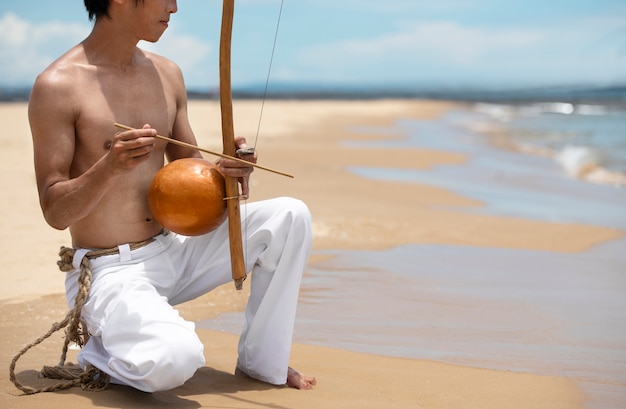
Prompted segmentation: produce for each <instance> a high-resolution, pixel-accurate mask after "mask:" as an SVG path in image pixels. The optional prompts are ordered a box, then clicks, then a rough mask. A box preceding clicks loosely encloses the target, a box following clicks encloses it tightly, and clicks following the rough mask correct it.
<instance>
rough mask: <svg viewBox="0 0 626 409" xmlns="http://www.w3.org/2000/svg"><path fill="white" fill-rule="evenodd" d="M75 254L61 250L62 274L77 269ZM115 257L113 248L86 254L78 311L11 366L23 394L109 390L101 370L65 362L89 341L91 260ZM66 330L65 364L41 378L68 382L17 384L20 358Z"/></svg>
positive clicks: (46, 368)
mask: <svg viewBox="0 0 626 409" xmlns="http://www.w3.org/2000/svg"><path fill="white" fill-rule="evenodd" d="M154 241H155V239H154V238H150V239H147V240H144V241H140V242H137V243H130V244H129V247H130V250H131V251H132V250H137V249H139V248H141V247H144V246H147V245H148V244H150V243H152V242H154ZM75 254H76V249H74V248H69V247H61V250H60V251H59V257H60V258H61V259H60V260H59V261H57V265H58V266H59V269H60V270H61V271H64V272H68V271H71V270H72V269H73V268H74V266H73V261H74V255H75ZM115 254H119V248H118V247H113V248H110V249H99V250H92V251H88V252H87V253H85V255H84V257H83V258H82V259H81V260H80V274H79V276H78V294H76V299H75V302H74V308H73V309H71V310H70V311H69V312H68V313H67V315H66V316H65V318H64V319H63V320H62V321H60V322H57V323H54V324H52V328H50V330H49V331H48V332H46V333H45V334H44V335H42V336H41V337H39V338H37V339H36V340H35V341H33V342H31V343H30V344H28V345H26V346H25V347H23V348H22V349H21V350H20V351H19V352H18V353H17V354H16V355H15V356H14V357H13V360H12V361H11V364H10V366H9V379H10V380H11V382H13V384H14V385H15V386H16V387H17V388H18V389H19V390H21V391H22V392H24V393H26V394H27V395H32V394H35V393H40V392H54V391H59V390H64V389H69V388H72V387H74V386H79V385H80V387H81V388H82V389H83V390H87V391H101V390H104V389H106V388H107V387H108V386H109V383H110V379H111V378H110V376H109V375H108V374H106V373H105V372H103V371H101V370H100V369H98V368H96V367H94V366H91V365H89V366H87V367H86V368H85V369H84V370H83V369H81V368H80V367H78V366H75V365H71V366H70V365H65V360H66V358H67V351H68V347H69V344H70V343H71V342H75V343H76V344H77V345H78V346H79V347H81V348H82V347H83V346H84V345H85V343H86V342H87V340H88V339H89V334H88V333H87V329H86V327H85V325H84V324H81V318H80V317H81V311H82V309H83V306H84V305H85V302H87V298H88V297H89V292H90V291H91V280H92V275H93V273H92V271H91V263H90V260H92V259H95V258H98V257H103V256H111V255H115ZM65 327H67V329H66V330H65V340H64V342H63V349H62V352H61V360H60V362H59V364H58V365H56V366H44V367H43V369H42V370H41V371H40V372H39V376H40V377H42V378H51V379H63V380H65V382H60V383H57V384H54V385H50V386H46V387H43V388H32V387H30V386H27V385H24V384H22V383H21V382H19V381H18V380H17V377H16V376H15V366H16V365H17V361H18V359H20V357H21V356H22V355H24V354H25V353H26V352H27V351H28V350H29V349H31V348H33V347H34V346H36V345H39V344H40V343H42V342H43V341H44V340H45V339H47V338H49V337H50V336H51V335H52V334H54V333H55V332H57V331H59V330H61V329H63V328H65Z"/></svg>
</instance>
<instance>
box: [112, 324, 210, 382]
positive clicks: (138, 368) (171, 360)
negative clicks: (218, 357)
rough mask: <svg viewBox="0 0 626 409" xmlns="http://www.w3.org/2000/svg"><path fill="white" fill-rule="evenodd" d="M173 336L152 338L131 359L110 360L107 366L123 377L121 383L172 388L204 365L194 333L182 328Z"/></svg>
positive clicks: (200, 343)
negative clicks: (182, 332)
mask: <svg viewBox="0 0 626 409" xmlns="http://www.w3.org/2000/svg"><path fill="white" fill-rule="evenodd" d="M176 335H177V336H172V335H171V334H169V335H167V336H164V337H163V338H161V339H158V338H156V339H153V340H151V341H149V342H148V343H145V344H144V345H143V347H142V348H141V351H137V353H136V356H135V357H134V359H132V360H129V361H126V360H112V362H110V363H109V365H110V366H111V367H112V369H114V371H115V372H117V373H119V374H120V375H121V376H122V378H125V379H123V382H124V383H128V384H129V385H130V386H133V387H134V388H136V389H139V390H142V391H144V392H157V391H164V390H169V389H173V388H176V387H178V386H180V385H182V384H183V383H185V382H186V381H187V380H188V379H189V378H191V377H192V376H193V374H194V373H195V372H196V371H197V370H198V368H200V367H202V366H203V365H204V354H203V353H204V346H203V345H202V342H201V341H200V339H199V338H198V337H197V335H196V334H195V333H187V332H186V331H185V333H184V334H176ZM149 344H152V345H149ZM116 367H117V368H116Z"/></svg>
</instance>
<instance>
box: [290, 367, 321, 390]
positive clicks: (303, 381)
mask: <svg viewBox="0 0 626 409" xmlns="http://www.w3.org/2000/svg"><path fill="white" fill-rule="evenodd" d="M316 383H317V380H316V379H315V377H314V376H306V375H304V374H301V373H300V372H298V371H296V370H295V369H293V368H289V369H288V370H287V386H289V387H291V388H296V389H303V390H310V389H313V386H315V384H316Z"/></svg>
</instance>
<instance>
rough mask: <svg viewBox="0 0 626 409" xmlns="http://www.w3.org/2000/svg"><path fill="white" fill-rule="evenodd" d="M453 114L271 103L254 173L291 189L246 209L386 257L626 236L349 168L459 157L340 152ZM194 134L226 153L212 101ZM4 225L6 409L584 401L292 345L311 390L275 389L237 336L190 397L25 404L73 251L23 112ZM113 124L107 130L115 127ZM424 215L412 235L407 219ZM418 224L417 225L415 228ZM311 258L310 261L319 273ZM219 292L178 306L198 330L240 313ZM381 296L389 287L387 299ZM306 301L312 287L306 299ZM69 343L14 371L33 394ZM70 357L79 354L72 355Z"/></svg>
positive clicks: (332, 244)
mask: <svg viewBox="0 0 626 409" xmlns="http://www.w3.org/2000/svg"><path fill="white" fill-rule="evenodd" d="M450 107H451V105H450V104H448V103H444V102H429V101H400V100H389V101H367V102H359V101H351V102H342V101H309V102H305V101H270V102H266V105H265V108H264V114H263V119H262V122H261V131H260V134H259V141H258V148H259V152H260V158H261V159H260V163H262V164H264V165H266V166H269V167H272V168H276V169H280V170H282V171H285V172H288V173H291V174H294V175H295V176H296V178H295V179H288V178H284V177H282V176H277V175H275V174H271V173H267V172H263V171H256V172H255V174H254V178H253V183H252V197H251V200H260V199H264V198H269V197H275V196H282V195H288V196H294V197H298V198H301V199H303V200H304V201H305V202H307V203H308V205H309V206H310V208H311V211H312V213H313V217H314V229H315V230H314V231H315V240H314V248H315V249H317V250H321V249H365V250H367V249H382V248H387V247H392V246H396V245H400V244H406V243H441V244H464V245H476V246H485V247H507V248H526V249H539V250H548V251H556V252H566V253H567V252H578V251H583V250H585V249H587V248H589V247H590V246H593V245H594V244H597V243H601V242H603V241H606V240H610V239H614V238H616V237H619V236H620V235H621V234H622V233H621V232H619V231H617V230H612V229H608V228H603V227H594V226H588V225H576V224H559V223H548V222H539V221H531V220H524V219H514V218H507V217H500V216H488V215H475V214H469V213H462V212H460V211H453V210H441V207H438V208H435V206H437V205H445V206H446V209H450V208H454V207H458V208H459V209H461V208H463V207H468V206H471V207H476V206H481V205H482V204H481V203H478V202H476V201H474V200H471V199H468V198H465V197H462V196H459V195H457V194H455V193H453V192H450V191H447V190H445V189H439V188H435V187H428V186H421V185H407V184H400V183H389V182H378V181H371V180H364V179H362V178H360V177H357V176H354V175H352V174H350V173H348V172H346V171H345V167H346V166H350V165H367V166H380V167H406V168H419V169H428V168H430V167H432V166H434V165H437V164H444V163H462V162H463V161H465V160H466V158H465V157H464V156H463V155H459V154H456V153H449V152H438V151H432V150H421V149H414V150H408V151H407V150H393V149H376V150H372V149H365V148H355V147H353V146H352V147H350V146H347V145H346V144H345V143H344V142H345V141H349V140H358V139H373V138H397V137H400V136H399V135H373V134H359V133H356V132H354V131H351V130H350V128H349V126H350V125H381V124H387V123H390V122H391V121H393V120H394V119H395V118H399V117H413V118H436V117H437V116H438V115H440V114H441V113H443V112H445V111H446V110H447V109H449V108H450ZM259 112H260V102H258V101H239V102H236V103H235V123H236V124H237V127H236V132H237V133H238V134H241V135H246V136H247V137H248V138H249V139H254V135H255V134H256V129H257V125H258V117H259ZM189 113H190V118H191V122H192V125H193V126H194V128H195V130H196V134H197V137H198V142H199V145H200V146H203V147H206V148H209V149H215V148H217V149H219V141H220V137H219V108H218V104H217V103H216V102H212V101H192V102H191V103H190V107H189ZM0 121H1V122H0V123H2V124H3V125H4V126H3V132H2V134H1V135H0V180H1V186H2V197H3V200H2V201H1V202H0V206H1V208H0V209H1V210H2V212H3V213H2V214H4V217H3V218H2V219H0V220H1V221H0V226H1V227H2V231H3V232H4V235H3V237H4V238H3V243H2V246H1V247H0V259H1V261H2V266H3V269H2V276H1V285H0V309H1V315H0V317H1V318H0V319H1V320H2V327H3V331H2V334H1V335H0V346H1V350H0V356H1V359H0V362H2V364H3V365H4V367H5V368H7V369H6V370H5V371H3V372H2V374H1V375H0V407H2V408H33V407H47V408H57V407H58V408H65V407H73V408H81V407H114V408H115V407H120V408H121V407H123V408H143V407H171V408H199V407H210V408H270V407H271V408H348V409H350V408H416V407H420V408H427V409H429V408H487V409H489V408H494V409H496V408H497V409H500V408H504V407H506V408H524V409H527V408H542V409H547V408H581V407H584V401H585V396H584V394H583V393H582V392H581V390H580V389H579V388H578V386H577V385H576V383H575V382H574V380H572V379H568V378H558V377H551V376H539V375H535V374H525V373H518V372H509V371H495V370H486V369H479V368H471V367H461V366H454V365H448V364H444V363H438V362H430V361H417V360H406V359H397V358H388V357H383V356H374V355H366V354H359V353H353V352H347V351H341V350H333V349H327V348H320V347H313V346H308V345H295V346H294V349H293V353H292V364H293V366H295V367H297V368H298V369H300V370H302V371H303V372H306V373H310V374H314V375H316V376H317V378H318V386H317V387H316V388H315V389H314V390H313V391H309V392H303V391H295V390H290V389H286V388H277V387H271V386H268V385H265V384H262V383H259V382H255V381H251V380H248V379H244V378H241V377H235V376H233V375H232V371H233V368H234V365H235V360H236V356H235V354H236V337H234V336H232V335H227V334H223V333H218V332H212V331H207V330H199V334H200V337H201V338H202V339H203V341H204V343H205V347H206V350H205V353H206V358H207V366H206V367H205V368H202V369H201V370H199V371H198V373H197V374H196V375H195V376H194V377H193V378H192V379H191V380H190V381H189V382H187V383H186V384H185V385H184V386H182V387H180V388H177V389H175V390H172V391H168V392H162V393H156V394H151V395H150V394H144V393H141V392H137V391H134V390H131V389H129V388H124V387H112V388H110V389H109V390H106V391H104V392H93V393H87V392H83V391H81V390H80V389H78V388H74V389H71V390H69V391H65V392H57V393H51V394H40V395H34V396H22V394H21V392H20V391H18V390H17V389H15V388H14V386H13V385H12V384H11V383H10V381H9V379H8V365H9V362H10V360H11V358H12V356H13V355H14V354H15V352H16V351H17V350H19V349H20V348H21V347H22V346H23V345H24V344H26V343H28V342H31V341H32V340H33V339H35V338H36V337H38V336H39V335H41V334H43V333H44V332H45V331H46V330H48V328H50V325H51V324H52V323H53V322H55V321H58V320H60V319H61V318H62V317H63V316H64V314H65V312H66V308H67V307H66V305H65V300H64V296H63V275H62V273H61V272H59V271H58V270H57V269H56V268H55V266H56V252H57V250H58V248H59V247H60V246H61V245H67V244H68V243H69V239H68V234H67V232H60V231H55V230H53V229H52V228H50V227H48V226H47V225H46V224H45V222H44V220H43V218H42V216H41V212H40V209H39V205H38V201H37V194H36V187H35V183H34V171H33V166H32V153H31V149H32V146H31V141H30V133H29V127H28V121H27V114H26V104H23V103H17V104H2V105H0ZM112 121H113V119H112ZM407 214H413V215H417V217H419V219H420V220H421V221H423V223H421V225H420V228H419V229H416V228H414V226H411V225H409V224H407V223H406V222H405V218H404V217H403V216H405V215H407ZM414 217H415V216H414ZM315 261H316V257H315V256H314V257H313V258H312V260H311V263H315ZM231 287H232V286H225V287H222V288H220V289H218V290H217V291H215V292H213V293H212V294H209V295H206V296H203V297H201V298H199V299H198V300H195V301H192V302H189V303H186V304H184V305H182V306H180V309H181V313H182V314H183V315H184V316H185V317H187V318H188V319H191V320H195V321H199V320H203V319H207V318H211V317H213V316H216V315H218V314H220V313H221V312H226V311H236V310H241V309H242V308H243V306H244V305H245V291H244V293H243V294H241V293H235V291H234V290H233V289H232V288H231ZM382 290H383V291H384V289H382ZM303 291H306V288H304V289H303ZM61 344H62V336H61V334H55V335H54V336H53V337H52V338H51V340H48V341H46V342H45V343H44V344H42V345H41V346H39V347H37V348H35V349H34V350H32V351H30V352H29V353H28V354H27V355H26V356H25V357H24V358H22V360H21V361H20V362H19V365H18V370H17V373H18V377H19V378H20V379H21V380H22V381H23V382H24V383H27V384H32V385H37V384H39V383H41V382H42V381H41V380H38V379H37V378H36V376H35V375H36V374H35V370H38V369H40V368H41V366H42V365H44V364H45V365H52V364H55V363H56V361H57V360H58V357H59V354H60V346H61ZM74 353H75V352H74Z"/></svg>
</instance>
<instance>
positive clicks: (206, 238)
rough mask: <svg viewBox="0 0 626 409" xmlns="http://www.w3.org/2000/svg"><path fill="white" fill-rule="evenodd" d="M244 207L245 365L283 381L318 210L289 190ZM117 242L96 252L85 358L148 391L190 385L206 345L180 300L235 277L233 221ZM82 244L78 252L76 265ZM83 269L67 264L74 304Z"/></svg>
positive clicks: (243, 367) (260, 375)
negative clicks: (189, 233)
mask: <svg viewBox="0 0 626 409" xmlns="http://www.w3.org/2000/svg"><path fill="white" fill-rule="evenodd" d="M241 208H242V226H244V227H243V229H244V233H247V238H245V237H244V248H245V249H246V252H247V255H246V263H247V265H246V269H247V271H252V275H251V278H250V281H251V284H250V285H251V287H250V297H249V299H248V304H247V307H246V311H245V325H244V328H243V332H242V334H241V337H240V340H239V348H238V351H239V357H238V361H237V367H238V368H239V369H241V370H242V371H243V372H245V373H246V374H248V375H250V376H251V377H254V378H257V379H259V380H262V381H265V382H268V383H272V384H276V385H281V384H284V383H285V382H286V379H287V368H288V362H289V354H290V351H291V342H292V334H293V327H294V321H295V314H296V305H297V302H298V293H299V289H300V281H301V277H302V273H303V271H304V268H305V266H306V263H307V260H308V257H309V252H310V248H311V242H312V230H311V216H310V213H309V210H308V208H307V207H306V205H305V204H304V203H302V202H301V201H299V200H296V199H291V198H278V199H272V200H267V201H262V202H256V203H250V204H247V205H242V207H241ZM119 250H120V254H118V255H112V256H104V257H100V258H96V259H93V260H91V267H92V271H93V279H92V286H91V292H90V295H89V298H88V300H87V302H86V304H85V306H84V308H83V312H82V317H83V320H84V321H85V322H86V323H87V327H88V329H89V332H90V334H91V338H90V339H89V341H88V342H87V344H86V345H85V347H84V348H83V349H82V351H81V352H80V353H79V356H78V361H79V363H80V364H81V366H83V367H84V366H85V365H87V364H91V365H93V366H95V367H96V368H98V369H100V370H102V371H104V372H106V373H108V374H109V375H111V378H112V381H113V382H116V383H121V384H125V385H129V386H132V387H134V388H136V389H139V390H142V391H146V392H153V391H159V390H167V389H172V388H174V387H177V386H179V385H182V384H183V383H184V382H185V381H186V380H187V379H189V378H190V377H191V376H192V375H193V374H194V373H195V371H196V370H197V369H198V368H200V367H202V366H203V365H204V356H203V350H204V347H203V345H202V343H201V341H200V339H199V338H198V336H197V335H196V333H195V325H194V323H193V322H188V321H185V320H184V319H183V318H181V317H180V316H179V314H178V311H177V310H175V309H174V308H173V307H172V305H176V304H179V303H182V302H185V301H188V300H191V299H194V298H196V297H198V296H200V295H202V294H205V293H207V292H209V291H211V290H212V289H214V288H216V287H218V286H220V285H222V284H224V283H227V282H231V281H232V279H231V268H230V254H229V253H230V251H229V244H228V223H224V224H222V225H221V226H220V227H219V228H217V229H216V230H214V231H213V232H211V233H208V234H206V235H203V236H197V237H186V236H181V235H178V234H175V233H169V234H166V235H159V236H157V237H156V241H155V242H153V243H151V244H149V245H147V246H145V247H142V248H140V249H137V250H134V251H130V250H129V247H128V245H122V246H119ZM81 253H82V252H80V251H77V252H76V256H75V260H74V266H78V265H79V264H80V260H78V258H80V257H81V256H80V254H81ZM83 254H84V253H83ZM78 276H79V270H78V269H75V270H73V271H71V272H69V273H67V277H66V293H67V299H68V304H69V305H70V307H73V305H74V299H75V297H76V294H77V291H78V283H77V281H78V280H77V279H78Z"/></svg>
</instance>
